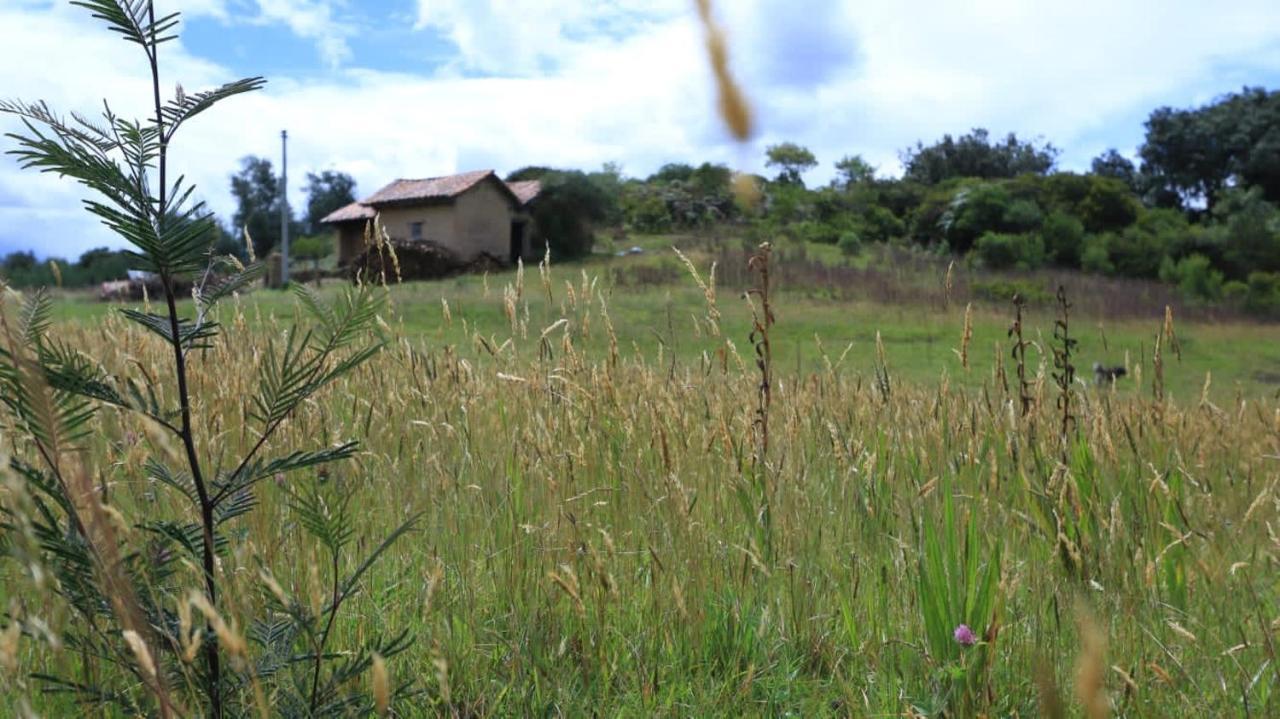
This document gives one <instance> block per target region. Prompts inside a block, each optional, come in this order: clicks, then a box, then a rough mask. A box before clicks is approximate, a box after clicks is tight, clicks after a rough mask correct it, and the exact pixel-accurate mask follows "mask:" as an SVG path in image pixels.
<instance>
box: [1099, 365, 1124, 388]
mask: <svg viewBox="0 0 1280 719" xmlns="http://www.w3.org/2000/svg"><path fill="white" fill-rule="evenodd" d="M1127 374H1129V370H1127V369H1125V368H1124V367H1103V366H1102V363H1101V362H1094V363H1093V383H1094V384H1096V385H1098V386H1099V387H1101V386H1104V385H1107V386H1109V385H1113V384H1115V382H1116V380H1118V379H1120V378H1121V377H1123V376H1125V375H1127Z"/></svg>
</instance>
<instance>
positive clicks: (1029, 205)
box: [1001, 200, 1044, 232]
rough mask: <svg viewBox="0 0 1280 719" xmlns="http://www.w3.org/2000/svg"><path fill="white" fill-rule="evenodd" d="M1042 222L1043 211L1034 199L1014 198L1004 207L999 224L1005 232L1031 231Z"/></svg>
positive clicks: (1037, 227)
mask: <svg viewBox="0 0 1280 719" xmlns="http://www.w3.org/2000/svg"><path fill="white" fill-rule="evenodd" d="M1043 222H1044V213H1043V212H1041V211H1040V206H1039V205H1037V204H1036V203H1035V201H1034V200H1014V201H1013V202H1012V203H1010V204H1009V206H1008V207H1006V208H1005V211H1004V217H1003V218H1001V225H1002V226H1003V228H1004V230H1005V231H1007V232H1031V231H1032V230H1036V229H1039V227H1040V225H1041V223H1043Z"/></svg>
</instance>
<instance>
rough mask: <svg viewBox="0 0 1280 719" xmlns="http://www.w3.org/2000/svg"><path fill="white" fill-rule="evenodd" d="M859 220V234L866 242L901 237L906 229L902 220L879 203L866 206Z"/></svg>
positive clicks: (885, 240) (884, 240)
mask: <svg viewBox="0 0 1280 719" xmlns="http://www.w3.org/2000/svg"><path fill="white" fill-rule="evenodd" d="M859 220H860V221H859V223H858V224H859V225H860V226H861V233H860V234H861V236H862V239H864V240H866V241H867V242H889V241H890V240H894V239H896V238H899V237H902V236H903V234H905V233H906V231H907V227H906V224H905V223H903V221H902V220H899V219H898V218H897V216H895V215H894V214H893V213H892V212H890V211H889V210H888V209H886V208H884V207H880V206H879V205H875V206H872V207H869V208H867V210H866V211H865V212H863V213H862V217H861V218H859Z"/></svg>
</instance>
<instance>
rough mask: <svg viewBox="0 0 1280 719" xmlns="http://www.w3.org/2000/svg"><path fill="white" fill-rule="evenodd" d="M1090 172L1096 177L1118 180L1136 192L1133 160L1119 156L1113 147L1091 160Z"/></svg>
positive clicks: (1135, 174) (1136, 184) (1136, 171)
mask: <svg viewBox="0 0 1280 719" xmlns="http://www.w3.org/2000/svg"><path fill="white" fill-rule="evenodd" d="M1090 172H1091V173H1092V174H1094V175H1097V176H1098V177H1110V178H1111V179H1113V180H1119V181H1121V182H1123V183H1124V184H1125V185H1126V186H1127V187H1128V188H1129V189H1130V190H1133V191H1135V192H1136V191H1137V190H1138V168H1137V167H1136V166H1135V165H1134V164H1133V160H1130V159H1129V158H1127V157H1125V156H1124V155H1121V154H1120V153H1119V152H1118V151H1117V150H1116V149H1115V148H1114V147H1113V148H1110V149H1108V150H1107V151H1106V152H1104V153H1102V154H1101V155H1098V156H1097V157H1095V158H1093V163H1092V165H1091V167H1090Z"/></svg>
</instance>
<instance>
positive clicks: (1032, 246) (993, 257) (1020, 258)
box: [974, 232, 1045, 270]
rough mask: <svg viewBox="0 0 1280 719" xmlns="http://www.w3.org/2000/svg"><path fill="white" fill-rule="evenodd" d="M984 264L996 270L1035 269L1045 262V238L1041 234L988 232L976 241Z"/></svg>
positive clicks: (976, 251) (975, 247)
mask: <svg viewBox="0 0 1280 719" xmlns="http://www.w3.org/2000/svg"><path fill="white" fill-rule="evenodd" d="M974 252H975V253H976V254H977V255H978V257H979V259H981V260H982V264H983V265H986V266H987V267H990V268H991V269H996V270H1008V269H1015V268H1016V269H1019V270H1034V269H1036V268H1038V267H1040V266H1041V265H1043V264H1044V259H1045V252H1044V240H1042V239H1041V238H1040V236H1039V235H1036V234H1032V233H1025V234H1020V235H1011V234H1004V233H999V232H988V233H986V234H984V235H982V237H979V238H978V241H977V242H976V243H974Z"/></svg>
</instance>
